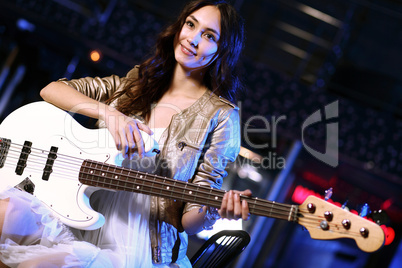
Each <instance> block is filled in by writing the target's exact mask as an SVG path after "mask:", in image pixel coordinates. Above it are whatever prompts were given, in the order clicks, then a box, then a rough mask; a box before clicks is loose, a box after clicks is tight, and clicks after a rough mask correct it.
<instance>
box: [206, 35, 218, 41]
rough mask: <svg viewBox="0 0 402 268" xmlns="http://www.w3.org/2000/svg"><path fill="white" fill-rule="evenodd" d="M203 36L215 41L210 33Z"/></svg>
mask: <svg viewBox="0 0 402 268" xmlns="http://www.w3.org/2000/svg"><path fill="white" fill-rule="evenodd" d="M205 37H206V38H208V39H210V40H212V41H216V39H215V36H213V35H212V34H208V33H207V34H205Z"/></svg>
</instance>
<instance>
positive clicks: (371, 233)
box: [298, 196, 385, 252]
mask: <svg viewBox="0 0 402 268" xmlns="http://www.w3.org/2000/svg"><path fill="white" fill-rule="evenodd" d="M299 214H300V216H299V221H298V223H299V224H301V225H302V226H304V227H305V228H306V229H307V230H308V231H309V232H310V236H311V238H313V239H321V240H327V239H338V238H351V239H354V240H355V241H356V244H357V246H358V247H359V248H360V249H361V250H363V251H365V252H373V251H376V250H378V249H379V248H381V247H382V245H383V244H384V239H385V237H384V231H383V230H382V228H381V227H380V226H379V225H377V224H376V223H374V222H371V221H369V220H367V219H365V218H362V217H359V216H358V215H356V214H353V213H351V212H349V211H347V210H344V209H342V208H340V207H338V206H336V205H334V204H331V203H329V202H327V201H325V200H322V199H320V198H318V197H315V196H309V197H307V198H306V200H305V201H304V202H303V204H301V205H300V206H299Z"/></svg>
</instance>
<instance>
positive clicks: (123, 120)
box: [0, 0, 251, 267]
mask: <svg viewBox="0 0 402 268" xmlns="http://www.w3.org/2000/svg"><path fill="white" fill-rule="evenodd" d="M242 46H243V25H242V21H241V19H240V17H239V16H238V14H237V13H236V11H235V10H234V8H233V7H232V6H230V5H229V4H227V3H225V2H224V1H205V0H199V1H195V2H191V3H189V4H188V5H187V6H186V7H185V8H184V10H183V11H182V13H181V14H180V15H179V17H178V19H177V21H176V22H175V23H173V24H172V25H171V26H169V27H168V28H167V29H166V30H165V31H163V32H162V33H161V34H160V36H159V38H158V40H157V44H156V48H155V53H154V55H153V56H152V57H150V58H149V59H147V60H146V61H144V62H143V63H142V64H140V65H139V66H136V67H134V68H133V69H132V70H131V71H130V72H129V73H128V74H127V76H126V77H118V76H115V75H112V76H110V77H105V78H99V77H95V78H90V77H86V78H81V79H76V80H71V81H67V80H66V79H61V80H59V81H57V82H52V83H50V84H49V85H48V86H46V87H45V88H44V89H43V90H42V91H41V96H42V97H43V99H44V100H46V101H47V102H50V103H52V104H54V105H56V106H58V107H60V108H62V109H64V110H74V111H75V112H78V113H81V114H83V115H86V116H89V117H93V118H96V119H99V122H100V126H104V127H107V128H108V130H109V131H110V133H111V134H112V136H113V137H114V140H115V142H116V147H117V148H118V149H119V150H121V152H122V154H123V155H124V156H125V159H127V162H126V161H124V162H125V163H127V165H129V166H130V167H132V168H135V169H139V170H147V171H150V170H151V171H152V172H154V173H156V174H158V175H162V176H166V177H171V178H174V179H177V180H181V181H189V182H192V183H196V184H200V185H207V186H210V187H213V188H220V187H221V185H222V179H223V178H224V177H225V176H226V171H225V168H226V166H227V164H228V163H229V162H233V161H234V160H235V158H236V157H237V154H238V153H239V149H240V126H239V113H238V108H237V107H236V106H235V105H234V104H233V103H232V102H233V100H234V96H235V93H236V90H237V89H238V88H239V87H240V83H239V80H238V78H237V77H236V75H235V74H234V73H233V69H234V67H235V65H236V63H237V60H238V58H239V54H240V51H241V49H242ZM231 101H232V102H231ZM139 130H142V131H144V132H146V133H148V134H153V137H154V138H155V139H156V140H157V141H158V143H159V146H160V152H159V153H158V154H157V155H154V156H150V157H149V156H144V144H143V139H142V136H141V133H140V131H139ZM145 160H146V161H145ZM145 163H146V164H145ZM239 194H243V195H251V192H250V191H249V190H246V191H243V192H237V191H229V192H228V193H226V194H225V197H224V198H223V200H222V204H221V207H220V209H219V211H216V210H215V209H213V208H210V207H207V206H203V205H199V204H191V203H183V202H180V201H177V200H170V199H165V198H160V197H151V196H146V195H142V194H137V193H128V192H122V191H120V192H111V191H107V190H101V191H97V192H95V193H94V194H93V195H92V196H91V205H92V207H93V208H94V209H96V210H97V211H99V212H100V213H102V214H103V215H104V216H105V218H106V222H105V224H104V226H103V227H102V228H100V229H98V230H95V231H80V230H75V229H72V228H68V227H66V226H64V225H62V224H61V223H60V222H59V221H58V220H57V219H55V218H53V217H52V215H51V213H50V212H49V211H48V210H47V209H46V208H44V207H43V206H42V205H41V204H40V202H38V201H37V200H36V199H35V198H33V197H31V196H30V195H29V194H26V193H24V192H20V191H17V190H9V191H7V192H5V193H1V195H0V197H1V198H2V200H1V202H0V205H1V209H0V219H1V220H3V228H2V236H1V241H0V243H1V248H0V252H1V254H2V255H1V260H2V261H3V262H4V263H5V264H7V265H10V266H18V267H35V266H37V267H39V266H41V265H47V264H49V265H50V264H52V265H54V266H63V265H64V266H65V267H77V266H78V267H152V266H154V267H172V266H176V267H177V266H180V267H191V264H190V262H189V260H188V258H187V257H186V249H187V243H188V238H187V235H188V234H195V233H197V232H199V231H201V230H202V229H206V228H210V226H211V225H212V224H213V223H214V222H215V220H216V218H217V217H219V216H220V217H225V218H229V219H239V218H242V219H244V220H247V218H248V216H249V210H248V205H247V202H245V201H243V202H240V197H239ZM218 213H219V214H218ZM19 222H25V224H24V226H25V227H24V228H22V227H21V226H20V224H18V223H19ZM0 224H2V222H1V221H0Z"/></svg>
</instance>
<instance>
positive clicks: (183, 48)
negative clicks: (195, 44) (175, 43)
mask: <svg viewBox="0 0 402 268" xmlns="http://www.w3.org/2000/svg"><path fill="white" fill-rule="evenodd" d="M180 47H181V50H182V51H183V53H184V54H187V55H190V56H196V55H197V54H196V53H194V52H193V51H191V50H189V49H187V48H186V47H185V46H183V45H182V44H180Z"/></svg>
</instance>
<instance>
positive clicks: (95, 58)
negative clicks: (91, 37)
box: [89, 50, 102, 62]
mask: <svg viewBox="0 0 402 268" xmlns="http://www.w3.org/2000/svg"><path fill="white" fill-rule="evenodd" d="M89 56H90V58H91V60H92V61H93V62H98V61H100V59H101V57H102V54H101V53H100V51H98V50H92V51H91V53H90V54H89Z"/></svg>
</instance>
